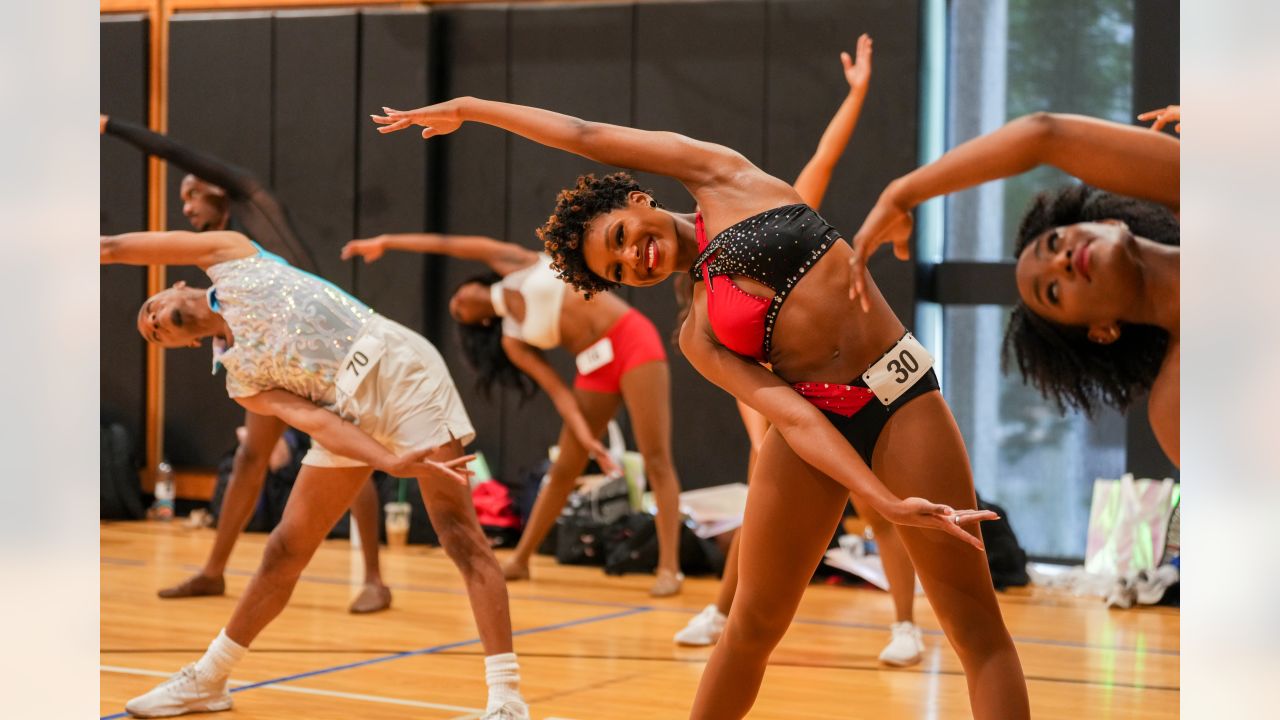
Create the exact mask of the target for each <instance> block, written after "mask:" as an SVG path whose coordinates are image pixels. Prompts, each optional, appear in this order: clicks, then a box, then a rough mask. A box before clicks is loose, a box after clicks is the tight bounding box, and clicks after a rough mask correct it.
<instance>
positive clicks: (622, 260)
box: [374, 98, 1029, 720]
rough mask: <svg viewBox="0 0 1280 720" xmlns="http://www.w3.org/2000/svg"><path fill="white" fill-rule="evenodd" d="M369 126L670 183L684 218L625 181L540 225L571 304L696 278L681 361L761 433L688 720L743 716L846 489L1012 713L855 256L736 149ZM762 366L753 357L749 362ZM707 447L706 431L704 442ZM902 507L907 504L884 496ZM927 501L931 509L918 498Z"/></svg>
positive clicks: (442, 111)
mask: <svg viewBox="0 0 1280 720" xmlns="http://www.w3.org/2000/svg"><path fill="white" fill-rule="evenodd" d="M386 113H387V114H386V115H384V116H375V117H374V120H375V122H377V123H380V124H382V125H385V127H383V128H381V130H382V131H383V132H393V131H396V130H400V129H403V128H407V127H409V126H411V125H414V124H417V125H422V126H424V127H425V129H424V130H423V133H422V134H423V136H424V137H431V136H434V135H439V134H442V133H447V132H452V131H454V130H457V129H458V127H460V126H461V125H462V123H463V122H466V121H473V122H483V123H485V124H488V125H494V126H496V127H500V128H503V129H505V130H508V131H510V132H513V133H516V134H518V135H521V136H523V137H526V138H528V139H530V140H533V141H535V142H539V143H541V144H543V145H547V146H550V147H555V148H560V149H563V150H567V151H570V152H575V153H577V154H580V155H583V156H584V157H587V158H590V159H592V160H595V161H597V162H600V163H604V164H608V165H615V166H620V167H630V168H635V169H637V170H641V171H647V172H655V173H660V174H664V175H668V176H671V177H674V178H676V179H677V180H679V181H680V182H681V183H683V184H684V185H685V187H686V188H687V189H688V190H689V191H690V193H691V194H692V195H693V197H694V199H695V200H696V201H697V203H698V206H699V208H700V211H699V212H697V213H691V214H683V213H673V212H670V211H668V210H664V209H662V208H659V207H658V206H657V202H656V200H655V199H654V197H653V195H652V194H651V193H648V192H646V191H644V190H643V189H642V188H641V187H640V186H639V185H638V184H637V183H636V182H635V181H634V180H632V179H631V177H630V176H629V175H627V174H625V173H617V174H614V175H610V176H607V177H605V178H601V179H596V178H594V177H592V176H586V177H582V178H579V180H578V183H577V184H576V186H575V187H573V188H571V189H568V190H565V191H563V192H562V193H561V194H560V196H559V198H558V199H557V202H556V207H555V212H554V214H553V215H552V217H551V218H550V219H549V220H548V221H547V223H546V225H545V226H543V228H542V229H541V231H540V234H541V237H542V238H543V240H544V241H545V243H546V247H547V250H548V252H549V254H550V255H551V256H552V258H553V262H554V266H555V268H556V269H557V270H558V271H559V272H560V274H561V277H562V278H564V279H565V280H567V281H569V282H570V283H572V284H573V285H574V286H575V287H577V288H578V289H580V290H582V291H583V292H584V293H597V292H600V291H604V290H608V289H611V288H613V287H616V286H618V285H619V284H625V285H630V286H633V287H648V286H651V285H656V284H658V283H660V282H661V281H663V280H664V279H666V278H667V277H669V276H670V275H671V274H673V273H675V272H680V271H686V270H687V271H690V272H691V273H693V274H694V279H695V281H697V283H698V284H697V286H696V287H695V289H694V297H693V310H692V312H691V313H690V315H689V318H688V320H687V321H686V322H685V323H684V327H683V328H682V330H681V334H680V348H681V350H682V351H683V352H684V354H685V356H686V357H688V358H689V360H690V362H691V363H693V365H694V367H696V368H697V369H698V371H699V372H701V373H702V374H703V375H705V376H706V377H707V378H709V379H710V380H711V381H712V382H715V383H716V384H718V385H720V386H721V387H723V388H724V389H725V390H727V391H729V392H730V393H732V394H733V395H734V396H736V397H737V398H738V399H740V400H742V401H744V402H745V403H747V404H748V405H750V406H751V407H752V408H754V409H755V410H757V411H759V412H760V413H761V414H763V415H764V416H765V417H766V418H767V419H768V420H769V422H770V424H771V425H772V427H771V428H770V429H769V431H768V434H767V435H766V436H765V440H764V443H763V446H762V447H761V448H760V455H759V457H758V458H757V460H756V467H755V469H754V473H753V477H752V480H751V484H752V489H751V493H750V494H749V495H748V499H747V508H746V514H745V517H744V521H743V526H742V529H741V530H740V532H741V533H742V540H741V549H740V551H739V556H738V593H737V596H736V597H735V599H734V604H733V608H732V610H731V612H730V613H729V620H728V623H727V624H726V626H725V630H724V634H723V636H722V637H721V638H720V642H719V643H718V644H717V645H716V648H715V650H714V651H713V652H712V655H711V659H710V662H709V663H708V664H707V668H706V672H705V673H704V674H703V677H702V682H701V684H700V685H699V688H698V694H697V697H696V698H695V700H694V705H693V709H692V713H691V716H692V717H694V718H741V717H743V716H745V715H746V714H747V712H748V711H749V710H750V708H751V706H752V705H753V704H754V702H755V698H756V694H757V693H758V691H759V687H760V683H761V681H762V679H763V676H764V671H765V667H766V664H767V662H768V659H769V655H770V653H771V652H772V651H773V648H774V647H775V646H776V645H777V643H778V642H779V641H780V640H781V638H782V636H783V634H784V633H785V632H786V629H787V627H788V626H789V625H790V623H791V619H792V617H793V616H794V615H795V611H796V607H797V605H798V604H799V602H800V598H801V596H802V595H803V594H804V589H805V587H806V586H807V584H808V581H809V579H810V577H812V575H813V570H814V568H816V567H817V564H818V562H819V561H820V560H821V558H822V554H823V553H824V552H825V550H826V548H827V543H828V542H829V541H830V539H831V536H832V534H833V532H834V531H835V527H836V524H837V523H838V522H839V520H840V515H841V513H842V511H843V508H844V503H845V502H846V500H847V498H848V495H849V493H853V495H854V496H855V497H857V498H858V500H859V501H860V502H862V503H863V506H864V507H869V508H871V509H873V510H875V511H877V512H878V513H880V514H881V515H883V516H884V517H885V518H886V519H888V520H889V521H890V522H893V523H896V524H898V525H901V526H902V527H900V528H899V529H898V530H899V534H900V536H901V538H902V541H903V544H904V545H905V546H906V548H907V551H908V553H909V554H910V556H911V560H912V562H914V564H915V566H916V570H917V572H918V573H919V574H920V580H921V582H922V584H923V585H924V588H925V592H926V594H927V595H928V597H929V601H930V603H931V604H932V606H933V608H934V611H935V613H936V614H937V616H938V619H939V622H940V623H941V625H942V629H943V630H944V632H945V633H946V635H947V637H948V639H949V640H950V641H951V643H952V646H953V647H954V648H955V650H956V652H957V654H958V655H959V656H960V661H961V663H962V664H963V666H964V669H965V673H966V676H967V677H968V680H969V694H970V702H971V705H972V707H973V713H974V716H975V717H977V718H980V719H981V720H986V719H989V718H1002V719H1008V718H1025V717H1028V716H1029V709H1028V705H1027V694H1026V683H1025V681H1024V679H1023V675H1022V666H1021V664H1020V662H1019V660H1018V654H1017V651H1016V649H1015V648H1014V645H1013V641H1012V639H1011V638H1010V636H1009V632H1008V630H1007V629H1006V628H1005V625H1004V620H1003V618H1002V617H1001V615H1000V607H999V605H998V603H997V602H996V596H995V590H994V588H993V587H992V584H991V574H990V571H989V570H988V568H987V562H986V557H985V556H984V554H983V553H982V552H981V548H982V541H981V539H980V535H979V531H978V529H977V523H978V522H979V521H980V520H984V519H990V518H992V517H994V515H993V514H992V513H989V512H984V511H977V510H956V509H954V508H973V507H974V506H975V505H976V499H975V497H974V491H973V481H972V478H971V476H970V472H969V464H968V458H967V457H966V454H965V450H964V443H963V440H962V439H961V437H960V432H959V430H958V429H957V427H956V424H955V421H954V420H953V419H952V417H951V413H950V411H949V410H948V408H947V405H946V403H945V402H944V401H943V399H942V395H941V394H940V393H939V392H938V389H937V388H938V385H937V379H936V377H935V376H934V374H933V371H932V361H931V358H930V356H929V354H928V351H926V350H925V349H924V348H923V347H921V346H920V344H919V343H918V342H916V341H915V339H914V338H912V337H911V335H910V334H909V333H907V332H905V330H904V328H903V326H902V323H901V322H899V321H898V319H897V318H896V317H895V316H894V314H893V311H892V310H890V308H889V306H888V304H887V303H886V302H885V301H884V299H883V297H882V296H881V295H880V293H879V291H878V290H877V289H876V288H875V285H874V284H873V283H868V293H869V295H870V299H871V301H872V311H871V312H869V313H867V312H861V311H859V309H858V307H857V306H856V305H855V304H854V303H853V302H852V301H850V300H849V292H848V285H849V267H848V261H849V258H850V257H851V255H852V249H851V248H850V247H849V245H848V244H847V243H846V242H845V241H844V239H843V238H842V236H841V235H840V234H839V233H838V232H837V231H836V230H835V229H834V228H832V227H831V226H829V225H827V223H826V222H825V221H824V220H823V219H822V218H821V217H820V216H819V215H818V214H817V213H816V212H814V211H813V209H812V208H810V207H809V206H807V205H805V204H804V203H803V201H802V199H801V198H800V196H799V195H798V194H797V193H796V191H795V188H793V187H792V186H791V185H790V184H788V183H786V182H784V181H782V180H779V179H777V178H775V177H772V176H770V175H768V174H767V173H765V172H763V171H762V170H760V169H759V168H757V167H755V166H754V165H752V164H751V163H750V162H749V161H748V160H747V159H746V158H744V157H743V156H742V155H740V154H739V153H737V152H735V151H733V150H731V149H729V148H726V147H723V146H719V145H714V144H711V143H706V142H701V141H698V140H693V139H691V138H688V137H684V136H682V135H678V134H675V133H671V132H649V131H644V130H636V129H632V128H627V127H620V126H616V125H607V124H603V123H595V122H588V121H584V120H580V119H577V118H573V117H569V116H566V115H561V114H559V113H555V112H550V111H547V110H541V109H537V108H531V107H524V106H519V105H511V104H507V103H500V102H491V101H486V100H480V99H475V98H458V99H455V100H450V101H447V102H444V103H440V104H438V105H433V106H429V107H425V108H421V109H418V110H411V111H405V112H401V111H396V110H390V109H388V110H387V111H386ZM761 363H769V364H770V366H771V368H772V369H766V368H765V367H763V366H762V365H761ZM705 442H706V444H707V445H708V451H709V452H714V448H713V443H714V438H706V439H705ZM900 496H905V497H906V499H900ZM920 496H925V497H929V498H932V499H934V500H938V501H940V502H932V501H930V500H926V499H923V497H920Z"/></svg>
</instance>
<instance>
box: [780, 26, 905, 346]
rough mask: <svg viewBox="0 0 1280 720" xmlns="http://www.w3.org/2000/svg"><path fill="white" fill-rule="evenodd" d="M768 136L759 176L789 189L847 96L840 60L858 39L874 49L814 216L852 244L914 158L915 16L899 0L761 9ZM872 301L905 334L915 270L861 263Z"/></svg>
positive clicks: (886, 261) (883, 258) (883, 256)
mask: <svg viewBox="0 0 1280 720" xmlns="http://www.w3.org/2000/svg"><path fill="white" fill-rule="evenodd" d="M768 28H769V30H768V89H767V94H768V117H767V120H766V127H767V129H768V134H767V141H766V150H765V156H766V159H765V169H767V170H768V171H769V172H772V173H774V174H775V175H777V176H778V177H781V178H784V179H786V180H788V181H794V180H795V178H796V176H797V175H798V174H799V172H800V170H801V169H802V168H803V167H804V164H805V163H806V162H807V161H808V160H809V158H810V157H811V156H812V155H813V152H814V150H815V149H816V148H817V145H818V139H819V138H820V137H821V136H822V131H823V130H824V129H825V128H826V126H827V123H828V122H830V120H831V117H832V116H833V115H834V114H835V111H836V109H837V108H838V107H839V105H840V103H841V101H843V100H844V98H845V97H846V96H847V95H848V92H849V84H848V82H846V81H845V78H844V70H843V68H842V66H841V64H840V51H841V50H847V51H849V52H850V53H851V54H852V53H853V51H854V49H855V47H856V43H857V39H858V35H859V34H860V33H864V32H865V33H869V34H870V35H871V37H872V38H873V39H874V41H875V62H874V68H875V70H874V72H873V73H872V77H871V86H870V89H869V91H868V93H867V99H866V102H865V103H864V104H863V108H862V115H861V117H860V119H859V121H858V127H857V129H856V130H855V132H854V135H853V139H852V140H851V141H850V143H849V147H848V148H847V149H846V150H845V153H844V156H843V157H842V158H841V160H840V163H839V164H838V165H837V166H836V171H835V173H834V174H833V175H832V179H831V185H830V187H829V188H828V190H827V194H826V199H825V200H824V202H823V203H822V207H821V213H822V216H823V217H824V218H826V219H827V221H828V222H830V223H831V224H832V225H834V226H835V227H836V228H838V229H839V230H840V231H841V232H843V233H844V234H845V236H846V237H852V236H853V234H854V233H855V232H857V230H858V228H859V227H860V226H861V224H862V220H863V218H865V217H866V215H867V212H869V211H870V210H871V207H872V206H873V205H874V204H875V201H876V198H877V197H879V194H880V191H881V190H882V189H884V186H885V185H887V184H888V183H889V181H890V180H893V179H894V178H895V177H898V176H899V175H902V174H904V173H906V172H909V171H910V170H912V169H913V168H915V167H916V165H917V164H918V163H917V157H918V149H917V148H918V133H919V129H918V118H919V94H920V84H919V74H920V62H919V58H920V16H919V8H918V5H917V4H916V3H910V2H901V0H863V1H862V2H856V3H853V2H848V1H847V0H769V18H768ZM870 268H871V273H872V275H873V277H874V278H875V282H876V284H877V285H879V287H880V290H881V292H883V293H884V295H885V298H886V299H887V300H888V301H889V304H890V305H891V306H892V307H893V309H894V311H895V312H897V313H898V317H900V318H902V320H903V322H904V323H906V324H907V325H908V326H910V325H911V324H912V319H913V318H914V317H915V303H914V294H915V280H914V278H915V261H914V260H912V261H911V262H905V263H904V262H901V261H899V260H897V259H895V258H893V257H892V256H891V254H890V253H880V254H878V255H877V256H876V257H875V258H874V259H872V261H871V265H870Z"/></svg>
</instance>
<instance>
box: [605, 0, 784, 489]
mask: <svg viewBox="0 0 1280 720" xmlns="http://www.w3.org/2000/svg"><path fill="white" fill-rule="evenodd" d="M766 34H767V30H766V28H765V4H764V2H763V0H733V1H729V2H712V3H680V2H669V3H653V4H644V5H638V6H637V7H636V49H635V58H636V61H635V83H636V86H635V118H634V122H635V125H636V127H640V128H644V129H646V130H672V131H675V132H679V133H682V134H684V135H688V136H690V137H693V138H697V139H699V140H706V141H709V142H716V143H720V144H723V145H726V146H728V147H731V148H733V149H734V150H737V151H739V152H741V153H742V154H743V155H745V156H746V157H747V158H748V159H750V160H751V161H752V162H754V163H756V164H757V165H760V166H762V167H763V166H764V147H765V143H764V140H765V124H764V121H765V77H764V70H765V37H766ZM638 179H639V180H640V182H641V183H642V184H643V185H644V186H645V187H647V188H652V189H654V191H655V194H656V195H657V199H658V200H659V202H661V203H662V204H663V205H664V206H665V207H667V208H669V209H671V210H675V211H680V212H689V211H692V210H693V209H694V202H693V198H692V196H690V195H689V193H688V191H687V190H685V189H684V187H683V186H682V185H680V183H678V182H676V181H675V180H672V179H670V178H666V177H662V176H659V175H654V174H651V173H642V174H640V175H639V176H638ZM629 295H630V301H631V303H632V304H633V305H635V306H636V307H637V308H639V309H640V310H641V311H642V312H644V313H645V314H646V315H647V316H648V317H649V318H650V319H651V320H653V322H654V324H656V325H657V326H658V330H659V332H661V333H662V336H663V338H664V339H666V340H668V343H667V351H668V354H669V356H670V358H671V384H672V392H671V410H672V435H673V438H672V446H673V451H674V454H675V461H676V471H677V472H678V473H679V475H680V481H681V483H682V485H683V486H684V487H685V488H696V487H704V486H708V485H719V484H723V483H728V482H744V481H745V480H746V476H747V453H748V450H749V447H750V445H749V442H748V439H747V434H746V431H745V430H744V429H743V427H742V421H741V420H740V419H739V415H738V411H737V407H736V405H735V403H734V401H733V398H732V396H730V395H729V394H728V393H725V392H724V391H723V390H721V389H720V388H718V387H716V386H715V385H712V384H711V383H710V382H709V381H707V380H706V379H704V378H703V377H702V376H701V375H699V374H698V372H697V371H696V370H694V369H693V366H691V365H690V364H689V362H688V361H687V360H685V359H684V357H683V356H682V355H681V354H680V349H679V348H678V347H676V346H675V345H674V344H673V343H672V342H671V341H670V338H671V336H672V334H673V332H674V331H675V329H676V312H677V304H676V300H675V294H674V282H667V283H664V284H662V285H660V286H658V287H655V288H643V289H635V290H632V291H630V293H629ZM712 437H714V438H715V439H716V451H715V452H714V453H712V452H707V446H706V441H707V439H708V438H712Z"/></svg>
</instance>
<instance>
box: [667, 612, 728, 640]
mask: <svg viewBox="0 0 1280 720" xmlns="http://www.w3.org/2000/svg"><path fill="white" fill-rule="evenodd" d="M728 619H729V618H728V617H726V616H725V615H724V614H723V613H721V612H720V610H719V609H717V608H716V606H715V604H711V605H708V606H706V607H705V608H703V609H702V612H700V613H698V614H697V615H694V616H693V619H692V620H690V621H689V624H688V625H685V626H684V629H683V630H681V631H680V632H678V633H676V644H678V645H699V646H701V645H715V644H716V641H717V640H719V639H720V633H723V632H724V624H725V621H727V620H728Z"/></svg>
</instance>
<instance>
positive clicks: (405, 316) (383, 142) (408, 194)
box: [355, 10, 434, 340]
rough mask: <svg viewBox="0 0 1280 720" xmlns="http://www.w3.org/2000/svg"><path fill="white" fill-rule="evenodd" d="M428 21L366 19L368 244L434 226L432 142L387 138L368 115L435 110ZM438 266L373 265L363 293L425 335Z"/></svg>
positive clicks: (359, 283) (360, 215) (362, 132)
mask: <svg viewBox="0 0 1280 720" xmlns="http://www.w3.org/2000/svg"><path fill="white" fill-rule="evenodd" d="M428 21H429V14H428V13H427V12H426V11H425V10H407V11H401V10H396V11H391V12H383V11H374V10H368V11H365V12H363V13H362V14H361V22H360V81H359V82H360V91H359V98H360V101H359V106H358V109H357V112H358V113H359V120H358V125H357V136H358V137H359V162H358V166H357V172H358V187H359V192H358V195H357V197H358V207H357V211H356V228H357V233H358V234H359V235H360V237H370V236H373V235H377V234H379V233H387V232H414V231H418V230H422V229H423V228H425V227H426V226H427V221H428V218H427V205H426V203H427V188H426V180H427V157H428V152H429V150H428V148H429V143H426V142H424V141H423V140H422V136H421V135H419V134H418V132H417V130H414V129H412V128H410V129H406V130H402V131H400V132H397V133H393V134H391V135H382V134H381V133H379V132H378V131H377V126H376V125H374V124H373V123H372V122H371V121H370V120H369V117H368V116H369V114H370V113H378V114H381V113H382V110H381V107H382V106H383V105H386V106H388V107H393V108H397V109H410V110H411V109H413V108H416V107H421V106H423V105H425V104H427V98H428V97H429V93H428V87H427V85H428V78H429V77H430V72H429V67H428V66H429V64H430V63H429V59H428V53H427V45H428V37H427V36H428V29H429V22H428ZM430 262H433V260H431V259H428V258H423V257H421V256H417V255H410V254H403V253H397V254H394V255H390V256H386V257H384V258H383V259H382V260H381V261H379V262H377V263H374V264H372V265H363V264H360V265H357V266H356V267H355V273H356V294H357V295H358V296H359V297H360V299H362V300H364V301H365V302H367V303H369V305H371V306H372V307H373V308H374V309H375V310H377V311H378V312H380V313H382V314H383V315H386V316H387V317H389V318H391V319H392V320H395V321H396V322H399V323H401V324H403V325H405V326H407V327H409V328H411V329H413V330H418V331H421V330H422V327H423V319H424V316H425V314H426V311H425V300H424V290H423V279H424V268H425V267H426V265H427V264H428V263H430ZM433 340H434V338H433Z"/></svg>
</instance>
